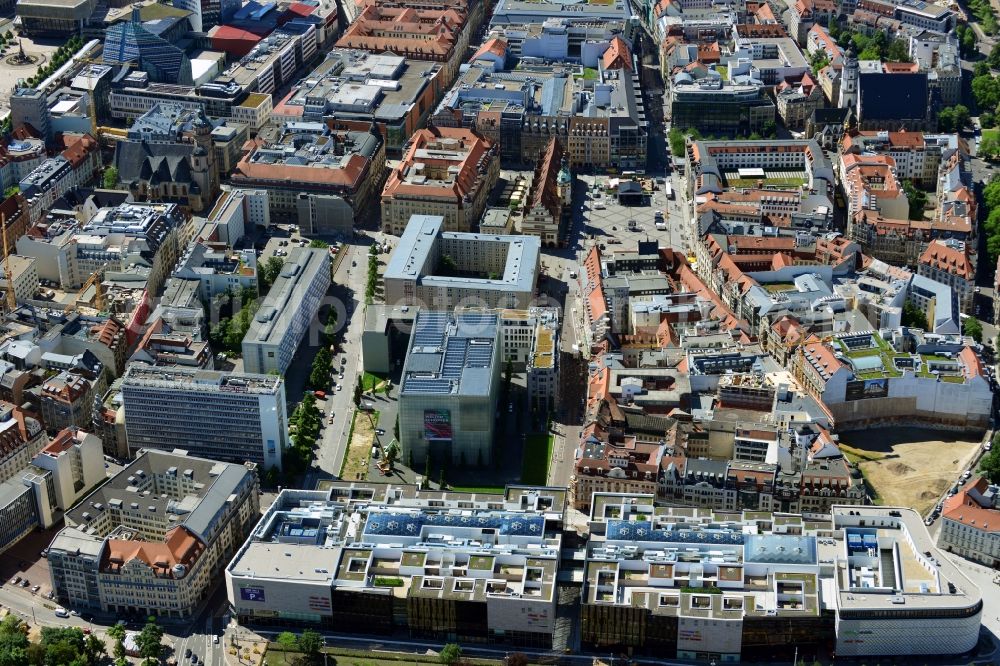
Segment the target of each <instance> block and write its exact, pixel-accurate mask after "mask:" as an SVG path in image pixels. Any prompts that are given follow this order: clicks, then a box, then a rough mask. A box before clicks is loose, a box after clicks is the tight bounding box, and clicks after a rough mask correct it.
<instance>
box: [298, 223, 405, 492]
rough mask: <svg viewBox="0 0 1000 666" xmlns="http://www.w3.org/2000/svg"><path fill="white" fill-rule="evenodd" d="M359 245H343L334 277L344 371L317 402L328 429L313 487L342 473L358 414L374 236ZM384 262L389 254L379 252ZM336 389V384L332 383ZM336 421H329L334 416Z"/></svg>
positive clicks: (338, 359)
mask: <svg viewBox="0 0 1000 666" xmlns="http://www.w3.org/2000/svg"><path fill="white" fill-rule="evenodd" d="M360 241H361V242H360V243H358V240H355V241H354V242H355V243H358V244H355V245H343V246H342V247H343V249H342V250H341V251H342V252H346V253H347V254H346V256H345V257H344V258H343V259H342V260H341V262H340V266H339V267H338V269H337V272H336V273H335V274H334V276H333V282H334V287H333V288H332V289H331V294H332V295H331V296H329V297H328V299H329V302H330V305H331V306H332V307H335V308H337V313H338V315H337V321H338V322H344V323H345V328H344V330H343V336H342V338H341V341H340V344H339V347H340V349H342V352H341V353H337V354H335V355H334V361H333V365H334V368H335V369H336V370H339V371H341V372H342V373H343V375H344V378H343V379H340V378H339V375H338V377H337V378H336V379H335V380H334V381H335V382H336V383H337V385H338V388H339V387H343V388H339V390H337V389H333V390H331V391H327V394H328V395H327V398H326V399H325V400H320V401H317V405H318V406H319V407H320V408H321V409H322V411H323V423H324V426H325V427H324V429H323V433H322V436H321V440H320V442H319V445H318V446H317V448H316V461H315V468H318V469H315V468H314V469H313V470H312V471H311V472H310V473H309V474H308V475H307V477H306V482H305V484H304V486H305V487H306V488H311V487H313V484H315V482H316V480H317V478H319V477H320V476H323V477H331V476H339V475H340V468H341V465H342V463H343V460H344V455H345V453H346V451H347V444H348V443H347V435H348V432H350V429H351V418H352V416H353V414H354V403H353V396H354V386H355V383H356V382H357V378H358V376H359V374H360V373H361V331H362V330H363V328H364V297H365V281H366V277H367V272H368V248H369V247H370V246H371V239H369V238H368V237H362V238H361V239H360ZM379 256H380V259H381V260H382V261H385V260H386V257H387V256H388V255H385V254H382V255H379ZM331 389H332V386H331ZM331 414H332V415H333V423H332V424H331V423H329V417H330V415H331Z"/></svg>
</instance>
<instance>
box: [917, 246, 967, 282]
mask: <svg viewBox="0 0 1000 666" xmlns="http://www.w3.org/2000/svg"><path fill="white" fill-rule="evenodd" d="M919 261H920V263H921V264H924V265H926V266H930V267H931V268H936V269H937V270H939V271H944V272H946V273H949V274H950V275H955V276H957V277H960V278H962V279H963V280H971V279H973V277H975V269H974V268H973V267H972V261H971V260H970V259H969V255H967V254H966V253H965V252H964V251H962V250H959V249H957V248H954V247H950V246H948V245H946V244H944V243H941V242H939V241H933V242H930V243H928V244H927V248H926V249H925V250H924V252H923V254H921V255H920V259H919Z"/></svg>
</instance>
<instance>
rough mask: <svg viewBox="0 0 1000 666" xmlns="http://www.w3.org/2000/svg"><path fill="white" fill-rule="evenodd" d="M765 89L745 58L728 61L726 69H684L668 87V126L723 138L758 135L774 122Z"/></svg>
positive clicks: (771, 103)
mask: <svg viewBox="0 0 1000 666" xmlns="http://www.w3.org/2000/svg"><path fill="white" fill-rule="evenodd" d="M688 69H690V71H688ZM721 72H725V73H726V76H725V77H723V75H722V74H721ZM766 90H767V88H766V86H765V85H764V84H763V82H762V81H761V80H760V73H759V71H757V70H756V69H754V68H753V67H751V66H750V61H749V60H748V59H744V60H742V61H739V62H731V63H730V64H729V67H728V69H727V68H725V67H722V68H721V69H720V68H718V67H716V68H715V69H708V68H707V67H701V68H697V69H696V68H685V69H684V70H681V71H679V72H678V73H677V74H675V75H674V77H673V81H672V85H671V86H670V93H669V99H670V121H671V125H672V126H673V127H679V128H681V129H692V128H693V129H698V130H699V131H701V132H704V133H711V134H722V135H724V136H738V135H741V134H742V135H746V134H750V133H751V132H758V133H760V132H762V131H763V129H764V125H765V124H767V123H769V122H770V123H773V122H774V102H772V101H771V98H770V97H768V95H767V92H766Z"/></svg>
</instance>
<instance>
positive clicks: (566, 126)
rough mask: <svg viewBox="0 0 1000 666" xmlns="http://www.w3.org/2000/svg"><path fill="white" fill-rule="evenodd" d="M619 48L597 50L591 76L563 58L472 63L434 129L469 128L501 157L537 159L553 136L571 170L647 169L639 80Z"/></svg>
mask: <svg viewBox="0 0 1000 666" xmlns="http://www.w3.org/2000/svg"><path fill="white" fill-rule="evenodd" d="M521 4H523V5H525V6H528V5H530V6H532V7H534V6H538V7H542V6H545V5H546V4H547V3H528V2H522V3H521ZM573 6H574V7H581V6H582V5H579V4H578V5H573ZM594 6H595V5H593V4H590V5H587V7H594ZM494 16H495V15H494ZM615 41H616V42H620V41H621V40H615ZM616 51H617V49H615V50H613V49H612V48H610V46H609V47H608V49H607V50H606V51H605V52H604V53H603V54H602V58H601V61H600V63H599V67H598V69H597V77H596V78H594V77H593V76H586V77H585V76H583V68H582V67H580V65H578V64H574V63H568V62H531V61H530V60H524V61H521V62H520V63H518V68H517V70H516V71H497V70H496V69H494V65H493V63H490V62H483V61H477V62H473V63H471V64H470V65H469V66H468V67H467V68H466V69H464V70H463V71H462V72H461V73H460V74H459V77H458V80H457V81H456V83H455V85H454V86H452V88H451V90H449V91H448V92H447V93H446V94H445V95H444V98H443V99H442V100H441V103H440V104H439V105H438V106H437V108H436V109H435V110H434V114H433V116H432V120H433V122H434V124H435V126H437V127H466V128H470V129H474V130H475V131H476V132H477V133H479V134H480V135H481V136H483V137H486V138H487V139H489V140H490V141H493V142H495V143H496V144H497V145H498V146H499V148H500V158H501V159H502V160H503V161H504V162H505V163H508V162H509V163H512V164H523V163H530V162H536V161H537V160H538V159H539V158H540V157H541V156H542V155H543V154H544V153H545V149H546V147H547V146H548V144H549V141H550V140H551V139H552V138H553V137H555V138H556V139H558V140H559V141H560V142H561V143H562V145H563V147H564V149H565V151H566V155H567V159H568V160H569V166H570V168H571V169H577V168H582V169H588V168H589V169H608V168H614V169H618V170H631V169H636V170H638V169H642V170H644V169H645V168H646V152H647V134H648V129H647V121H646V112H645V109H644V107H643V104H642V94H641V91H640V83H639V78H638V76H637V75H636V73H635V71H634V70H633V67H632V63H631V60H626V59H625V58H623V57H621V56H622V55H623V54H621V53H618V54H617V56H616ZM605 61H607V66H606V65H605ZM624 62H628V63H629V66H625V65H624V64H623V63H624ZM529 79H531V80H529Z"/></svg>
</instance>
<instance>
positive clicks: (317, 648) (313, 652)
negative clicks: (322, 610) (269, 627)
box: [275, 629, 324, 663]
mask: <svg viewBox="0 0 1000 666" xmlns="http://www.w3.org/2000/svg"><path fill="white" fill-rule="evenodd" d="M275 642H276V643H277V644H278V645H280V646H281V647H282V649H284V650H287V651H289V652H301V653H302V654H303V655H304V657H305V661H306V663H317V662H319V656H320V654H321V653H322V650H323V642H324V641H323V637H322V636H320V635H319V634H318V633H317V632H315V631H313V630H312V629H306V630H305V631H303V632H302V633H301V634H299V635H298V636H296V635H295V634H293V633H292V632H290V631H283V632H281V633H280V634H278V637H277V638H276V639H275Z"/></svg>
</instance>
